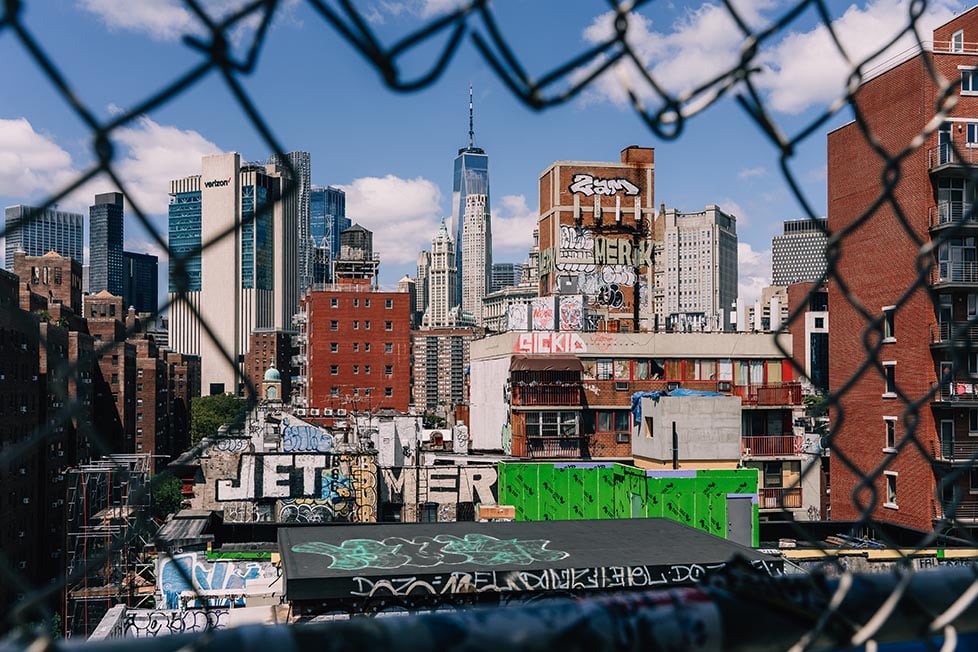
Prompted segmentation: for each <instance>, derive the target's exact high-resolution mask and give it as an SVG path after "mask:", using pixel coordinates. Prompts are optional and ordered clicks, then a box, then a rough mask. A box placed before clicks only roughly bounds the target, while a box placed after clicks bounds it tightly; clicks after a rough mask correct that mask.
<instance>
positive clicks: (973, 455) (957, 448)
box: [940, 434, 978, 462]
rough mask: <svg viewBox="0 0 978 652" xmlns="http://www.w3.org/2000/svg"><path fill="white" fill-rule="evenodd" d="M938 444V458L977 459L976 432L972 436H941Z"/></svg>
mask: <svg viewBox="0 0 978 652" xmlns="http://www.w3.org/2000/svg"><path fill="white" fill-rule="evenodd" d="M940 444H941V447H940V448H941V450H940V459H941V460H944V461H945V462H971V461H973V460H976V459H978V434H976V435H975V436H974V437H969V436H967V435H965V436H963V437H953V438H947V437H942V438H941V440H940Z"/></svg>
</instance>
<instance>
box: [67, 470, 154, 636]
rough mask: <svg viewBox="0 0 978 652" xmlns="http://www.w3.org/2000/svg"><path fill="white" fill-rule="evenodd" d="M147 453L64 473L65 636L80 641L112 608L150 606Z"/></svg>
mask: <svg viewBox="0 0 978 652" xmlns="http://www.w3.org/2000/svg"><path fill="white" fill-rule="evenodd" d="M151 470H152V456H151V455H148V454H144V455H111V456H108V457H105V458H102V459H100V460H96V461H94V462H92V463H90V464H85V465H82V466H79V467H78V468H74V469H70V470H69V471H68V472H67V479H68V483H67V484H68V487H67V496H66V520H67V524H66V528H65V531H66V532H67V546H66V550H67V560H66V561H67V564H66V570H65V572H66V575H65V587H66V590H65V605H64V614H65V625H64V627H65V635H66V636H81V637H84V638H87V637H88V635H89V634H90V633H91V632H92V630H94V629H95V627H96V626H97V625H98V623H99V621H100V620H101V619H102V616H104V615H105V613H106V612H107V611H108V610H109V609H110V608H111V607H113V606H115V605H117V604H125V605H127V606H128V607H130V608H135V607H144V606H151V605H150V604H149V603H151V602H152V601H153V600H154V598H153V593H154V590H155V584H156V583H155V565H154V562H155V554H154V549H153V546H152V541H153V535H154V533H155V530H156V529H157V527H158V526H157V524H156V522H155V521H154V520H153V519H152V517H151V504H152V503H151V491H150V487H151V485H150V482H149V477H150V473H151Z"/></svg>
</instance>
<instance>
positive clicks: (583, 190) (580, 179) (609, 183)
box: [567, 173, 639, 197]
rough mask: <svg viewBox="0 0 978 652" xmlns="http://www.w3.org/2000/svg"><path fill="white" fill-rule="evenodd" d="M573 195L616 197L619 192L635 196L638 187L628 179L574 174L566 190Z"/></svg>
mask: <svg viewBox="0 0 978 652" xmlns="http://www.w3.org/2000/svg"><path fill="white" fill-rule="evenodd" d="M567 190H568V191H570V192H571V193H574V194H579V195H584V196H585V197H590V196H592V195H617V194H618V193H619V192H620V193H622V194H624V195H637V194H638V193H639V189H638V186H636V185H635V184H634V183H632V182H631V181H629V180H628V179H621V178H612V179H602V178H600V177H596V176H594V175H591V174H585V173H581V174H575V175H574V178H573V180H572V182H571V184H570V186H569V187H568V188H567Z"/></svg>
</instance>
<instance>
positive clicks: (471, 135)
mask: <svg viewBox="0 0 978 652" xmlns="http://www.w3.org/2000/svg"><path fill="white" fill-rule="evenodd" d="M473 147H475V130H474V129H473V128H472V84H469V149H472V148H473Z"/></svg>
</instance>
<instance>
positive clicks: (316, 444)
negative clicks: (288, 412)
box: [282, 417, 333, 453]
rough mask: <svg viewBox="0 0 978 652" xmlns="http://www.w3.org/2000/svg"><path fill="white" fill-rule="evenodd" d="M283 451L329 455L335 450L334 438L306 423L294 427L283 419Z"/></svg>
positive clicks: (287, 420)
mask: <svg viewBox="0 0 978 652" xmlns="http://www.w3.org/2000/svg"><path fill="white" fill-rule="evenodd" d="M282 450H283V451H285V452H291V451H312V452H319V453H328V452H329V451H331V450H333V437H332V436H331V435H330V434H329V433H327V432H326V431H325V430H323V429H322V428H317V427H316V426H311V425H309V424H306V423H300V424H295V425H293V424H292V423H290V422H289V419H288V418H287V417H286V418H284V419H282Z"/></svg>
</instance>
